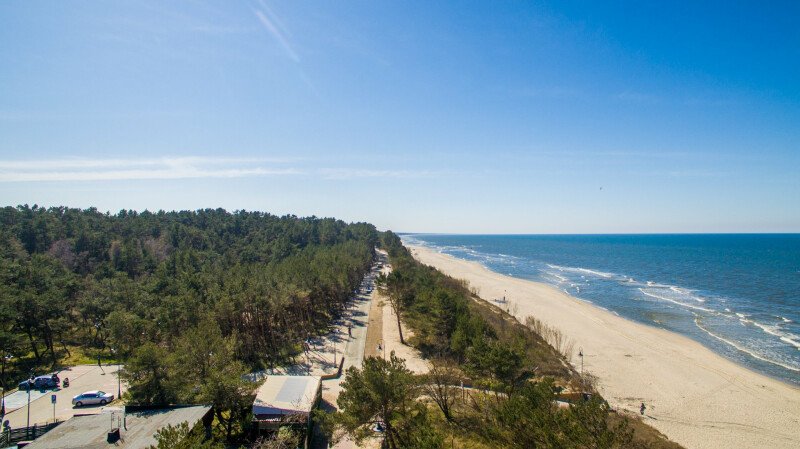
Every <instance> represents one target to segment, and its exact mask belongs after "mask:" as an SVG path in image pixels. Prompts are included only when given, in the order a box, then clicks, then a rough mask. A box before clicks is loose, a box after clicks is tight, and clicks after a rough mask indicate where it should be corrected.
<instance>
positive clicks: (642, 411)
mask: <svg viewBox="0 0 800 449" xmlns="http://www.w3.org/2000/svg"><path fill="white" fill-rule="evenodd" d="M646 409H647V407H645V406H644V402H642V406H641V407H639V412H640V413H641V414H642V416H644V411H645V410H646Z"/></svg>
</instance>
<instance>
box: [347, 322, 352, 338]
mask: <svg viewBox="0 0 800 449" xmlns="http://www.w3.org/2000/svg"><path fill="white" fill-rule="evenodd" d="M347 336H348V337H352V336H353V325H352V324H348V325H347Z"/></svg>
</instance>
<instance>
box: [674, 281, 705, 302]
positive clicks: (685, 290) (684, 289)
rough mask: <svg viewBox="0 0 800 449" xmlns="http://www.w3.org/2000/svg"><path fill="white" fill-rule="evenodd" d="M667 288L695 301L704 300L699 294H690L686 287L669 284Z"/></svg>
mask: <svg viewBox="0 0 800 449" xmlns="http://www.w3.org/2000/svg"><path fill="white" fill-rule="evenodd" d="M669 289H670V290H672V291H673V292H675V293H678V294H681V295H685V296H688V297H689V298H692V299H694V300H695V301H697V302H706V300H705V298H701V297H699V296H696V295H693V294H692V290H689V289H688V288H681V287H676V286H674V285H670V286H669Z"/></svg>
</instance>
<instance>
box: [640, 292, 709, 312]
mask: <svg viewBox="0 0 800 449" xmlns="http://www.w3.org/2000/svg"><path fill="white" fill-rule="evenodd" d="M639 291H640V292H642V294H644V295H647V296H649V297H651V298H656V299H660V300H662V301H668V302H671V303H673V304H677V305H679V306H682V307H688V308H690V309H695V310H702V311H703V312H711V313H716V312H717V311H716V310H712V309H708V308H705V307H700V306H696V305H693V304H687V303H685V302H681V301H678V300H675V299H673V298H669V297H667V296H663V295H659V294H657V293H653V292H652V291H648V290H646V289H643V288H640V289H639Z"/></svg>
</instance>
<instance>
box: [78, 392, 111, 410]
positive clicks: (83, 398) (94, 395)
mask: <svg viewBox="0 0 800 449" xmlns="http://www.w3.org/2000/svg"><path fill="white" fill-rule="evenodd" d="M113 400H114V395H113V394H109V393H106V392H104V391H99V390H94V391H87V392H85V393H81V394H79V395H77V396H75V397H73V398H72V405H74V406H75V407H81V406H84V405H94V404H100V405H106V404H108V403H109V402H111V401H113Z"/></svg>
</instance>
